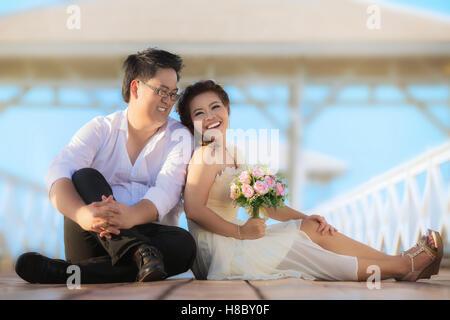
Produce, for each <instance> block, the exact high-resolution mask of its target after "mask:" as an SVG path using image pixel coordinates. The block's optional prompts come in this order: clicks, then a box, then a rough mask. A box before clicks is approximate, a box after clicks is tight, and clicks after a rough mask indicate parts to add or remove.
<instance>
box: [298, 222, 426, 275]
mask: <svg viewBox="0 0 450 320" xmlns="http://www.w3.org/2000/svg"><path fill="white" fill-rule="evenodd" d="M318 228H319V223H318V222H317V221H314V220H303V221H302V225H301V227H300V230H302V231H303V232H305V233H306V234H307V235H308V236H309V238H310V239H311V240H312V241H313V242H315V243H317V244H318V245H319V246H321V247H322V248H324V249H326V250H328V251H331V252H334V253H337V254H342V255H346V256H352V257H356V258H357V259H358V280H359V281H364V280H367V278H368V277H370V276H371V275H372V272H368V267H369V266H378V267H379V268H380V272H381V275H380V279H381V280H384V279H390V278H400V277H402V276H404V275H406V274H407V273H408V272H409V271H411V260H410V258H409V257H408V256H406V255H405V256H392V255H387V254H385V253H383V252H381V251H378V250H376V249H374V248H371V247H369V246H367V245H365V244H363V243H361V242H358V241H356V240H353V239H351V238H349V237H347V236H345V235H343V234H342V233H339V232H336V233H335V234H334V235H331V234H326V235H322V234H321V233H319V232H317V229H318ZM433 245H434V244H433ZM412 250H414V249H410V250H408V251H412ZM430 260H431V259H430V258H429V257H428V255H427V254H426V253H425V252H422V253H421V254H419V255H418V256H416V257H415V258H414V265H415V266H416V267H415V269H416V270H419V269H420V268H422V267H423V266H425V265H426V264H428V263H429V262H430Z"/></svg>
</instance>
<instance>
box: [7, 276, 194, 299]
mask: <svg viewBox="0 0 450 320" xmlns="http://www.w3.org/2000/svg"><path fill="white" fill-rule="evenodd" d="M189 281H191V279H173V280H164V281H156V282H151V283H137V282H131V283H107V284H82V285H81V288H80V289H69V288H68V287H67V286H66V285H65V284H31V283H28V282H26V281H24V280H22V279H20V278H19V277H18V276H17V275H16V274H12V273H9V274H5V273H2V274H0V299H2V300H48V299H50V300H58V299H64V300H70V299H75V300H86V299H89V300H90V299H92V300H95V299H102V300H110V299H111V300H116V299H117V300H129V299H133V300H140V299H158V298H159V297H160V296H161V295H163V294H164V293H165V292H166V291H168V290H169V289H170V288H171V287H172V286H175V285H177V286H178V285H180V284H181V283H187V282H189Z"/></svg>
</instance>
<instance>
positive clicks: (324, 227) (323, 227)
mask: <svg viewBox="0 0 450 320" xmlns="http://www.w3.org/2000/svg"><path fill="white" fill-rule="evenodd" d="M306 219H312V220H315V221H317V222H319V228H318V229H317V232H319V233H321V234H322V235H324V234H326V233H327V232H330V234H331V235H334V234H335V232H337V229H336V228H335V227H333V226H331V225H329V224H328V223H327V221H326V220H325V218H324V217H322V216H319V215H315V214H313V215H310V216H308V217H307V218H306Z"/></svg>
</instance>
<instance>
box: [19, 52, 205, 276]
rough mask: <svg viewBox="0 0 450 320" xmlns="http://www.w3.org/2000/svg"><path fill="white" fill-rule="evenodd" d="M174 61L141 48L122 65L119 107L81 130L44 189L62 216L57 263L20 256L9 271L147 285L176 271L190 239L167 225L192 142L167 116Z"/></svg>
mask: <svg viewBox="0 0 450 320" xmlns="http://www.w3.org/2000/svg"><path fill="white" fill-rule="evenodd" d="M182 67H183V65H182V59H181V58H180V57H179V56H177V55H174V54H172V53H169V52H167V51H164V50H158V49H148V50H145V51H143V52H138V53H137V54H132V55H130V56H128V58H127V59H126V60H125V62H124V69H125V76H124V79H123V86H122V97H123V99H124V101H125V102H126V103H128V108H126V109H125V110H122V111H118V112H115V113H113V114H110V115H108V116H99V117H96V118H94V119H93V120H91V121H90V122H88V123H87V124H86V125H84V126H83V127H82V128H81V129H80V130H79V131H78V132H77V133H76V134H75V136H74V137H73V138H72V140H71V141H70V143H69V144H68V145H67V146H66V147H65V148H64V149H63V150H62V152H61V153H60V154H59V155H58V156H57V157H56V158H55V159H54V160H53V162H52V163H51V165H50V169H49V171H48V173H47V175H46V185H47V188H48V190H49V196H50V200H51V202H52V204H53V205H54V207H55V208H56V209H57V210H58V211H59V212H61V213H62V214H63V215H64V244H65V253H66V260H67V261H63V260H56V259H49V258H47V257H44V256H42V255H40V254H38V253H34V252H30V253H25V254H23V255H21V256H20V257H19V259H18V260H17V263H16V268H15V269H16V273H17V274H18V275H19V276H20V277H22V278H23V279H24V280H26V281H28V282H32V283H65V282H66V279H67V277H68V276H69V275H68V274H67V272H66V270H67V268H68V267H69V266H70V265H71V264H77V265H78V266H79V267H80V271H81V282H82V283H105V282H124V281H125V282H129V281H135V280H136V281H154V280H162V279H164V278H166V277H169V276H172V275H175V274H179V273H182V272H185V271H187V270H189V269H190V267H191V266H192V263H193V260H194V258H195V254H196V246H195V241H194V239H193V238H192V237H191V235H190V234H189V233H188V232H187V231H186V230H184V229H182V228H179V227H177V225H178V218H179V215H180V214H181V211H182V210H183V209H182V208H183V206H182V204H181V193H182V191H183V188H184V184H185V177H186V170H187V164H188V163H189V159H190V157H191V154H192V149H193V138H192V135H191V134H190V132H189V130H188V129H187V128H186V127H184V126H183V125H182V124H181V123H180V122H178V121H176V120H174V119H172V118H170V117H168V115H169V113H170V111H171V109H172V107H173V105H174V103H175V101H176V100H177V99H178V97H179V95H178V94H177V91H178V89H177V83H178V80H179V72H180V70H181V68H182Z"/></svg>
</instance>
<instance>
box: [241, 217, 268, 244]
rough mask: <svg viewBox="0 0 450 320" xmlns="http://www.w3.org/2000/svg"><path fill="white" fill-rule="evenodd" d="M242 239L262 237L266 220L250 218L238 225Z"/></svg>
mask: <svg viewBox="0 0 450 320" xmlns="http://www.w3.org/2000/svg"><path fill="white" fill-rule="evenodd" d="M240 232H241V238H242V239H258V238H262V237H264V234H265V232H266V220H265V219H261V218H250V219H248V220H247V222H246V223H245V224H244V225H243V226H241V227H240Z"/></svg>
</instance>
